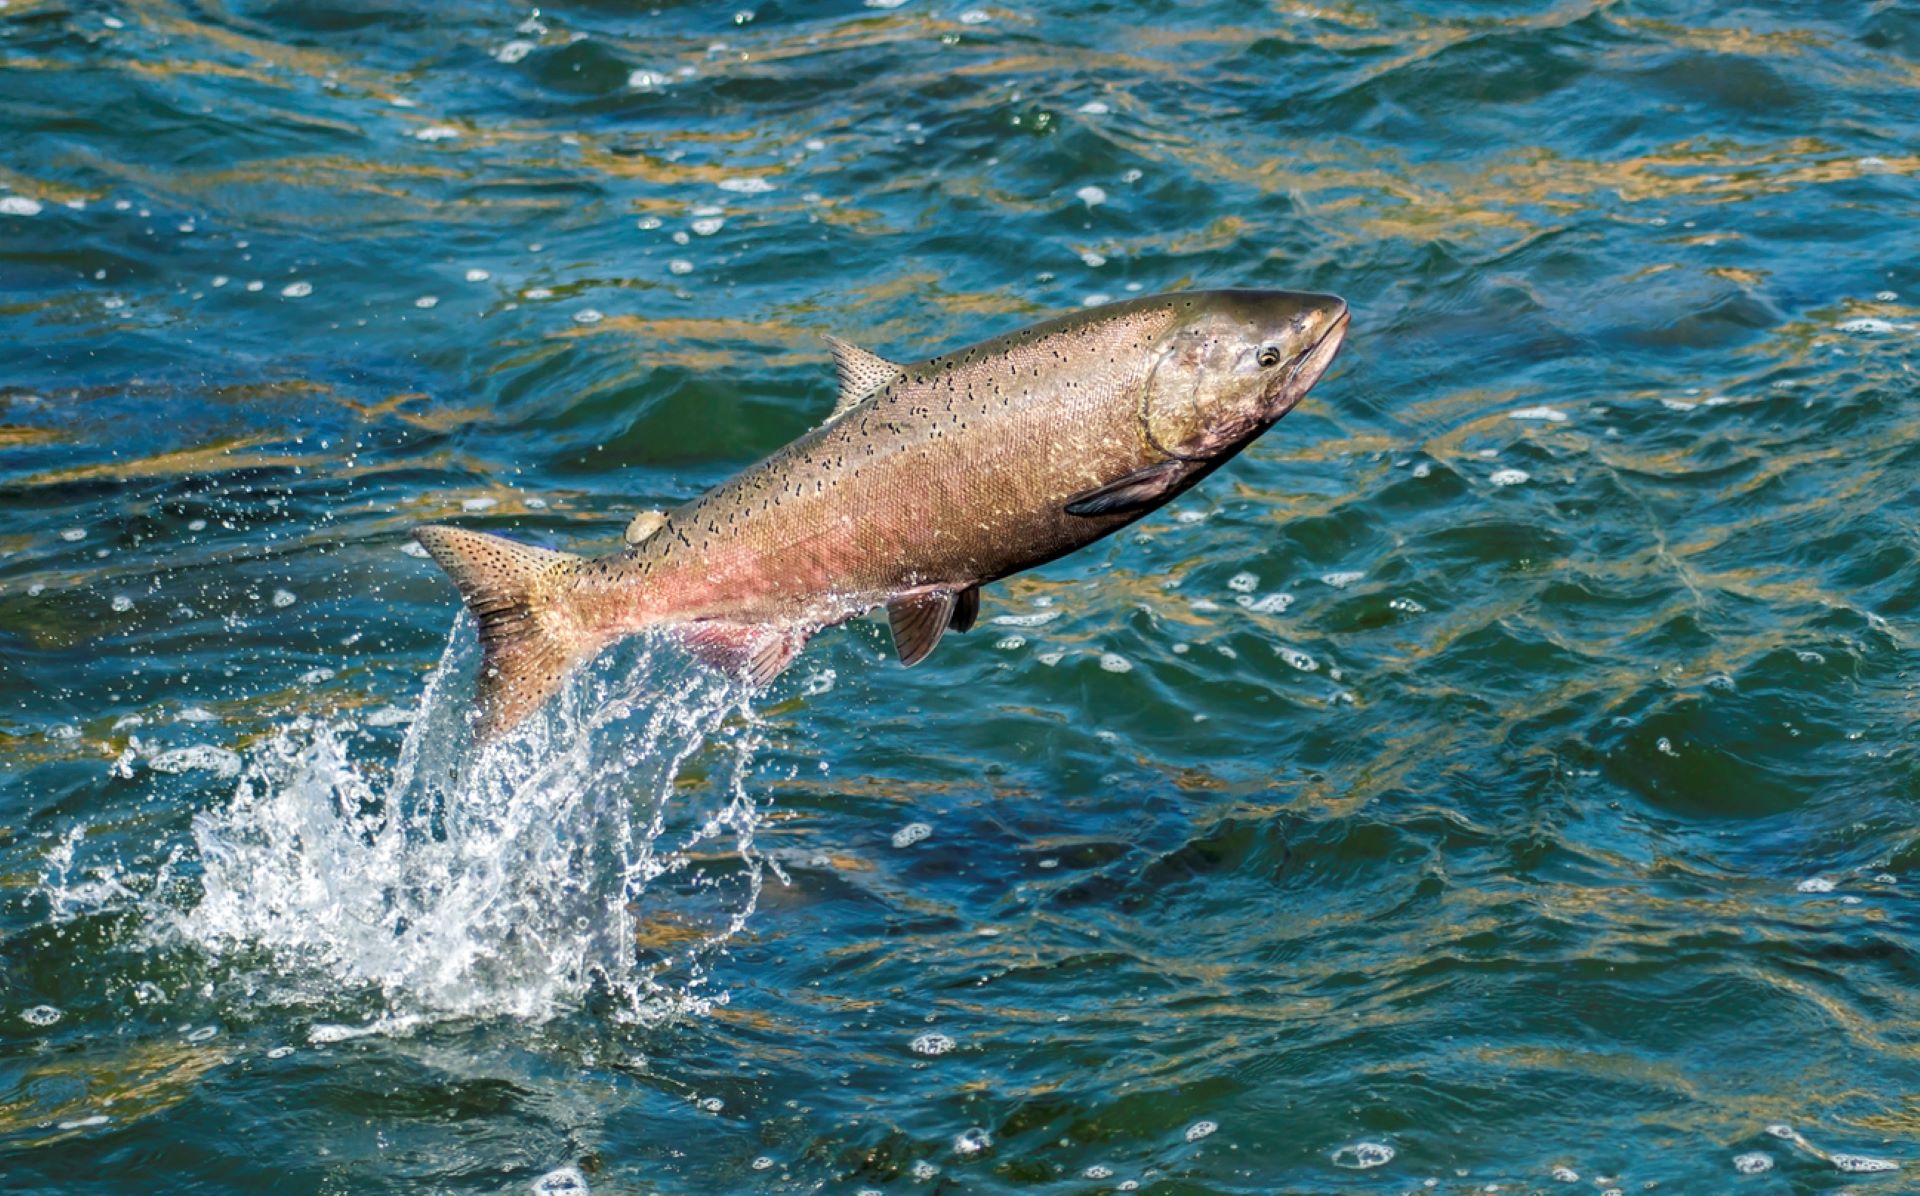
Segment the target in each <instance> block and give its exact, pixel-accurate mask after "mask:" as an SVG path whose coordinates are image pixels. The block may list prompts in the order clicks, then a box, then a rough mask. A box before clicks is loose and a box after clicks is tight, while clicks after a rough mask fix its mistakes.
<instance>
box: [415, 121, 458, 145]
mask: <svg viewBox="0 0 1920 1196" xmlns="http://www.w3.org/2000/svg"><path fill="white" fill-rule="evenodd" d="M413 136H414V138H415V139H416V140H418V141H451V140H453V139H454V138H456V137H458V136H460V130H458V129H456V128H454V127H453V126H452V125H428V126H427V127H426V128H424V129H418V130H416V131H415V132H414V134H413Z"/></svg>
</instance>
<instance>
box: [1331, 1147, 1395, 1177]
mask: <svg viewBox="0 0 1920 1196" xmlns="http://www.w3.org/2000/svg"><path fill="white" fill-rule="evenodd" d="M1391 1162H1393V1147H1391V1146H1388V1145H1387V1144H1386V1143H1384V1142H1355V1143H1353V1144H1352V1145H1349V1146H1342V1147H1340V1148H1339V1149H1338V1150H1336V1151H1334V1152H1333V1165H1334V1166H1336V1167H1345V1168H1346V1169H1347V1170H1349V1171H1367V1170H1370V1169H1372V1168H1374V1167H1384V1166H1386V1165H1387V1164H1388V1163H1391Z"/></svg>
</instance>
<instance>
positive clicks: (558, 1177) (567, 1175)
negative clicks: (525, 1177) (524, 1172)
mask: <svg viewBox="0 0 1920 1196" xmlns="http://www.w3.org/2000/svg"><path fill="white" fill-rule="evenodd" d="M533 1196H590V1189H588V1187H587V1177H586V1176H584V1175H582V1174H580V1172H579V1170H578V1169H577V1168H574V1167H561V1168H558V1169H556V1170H553V1171H549V1172H547V1173H546V1174H545V1175H543V1176H541V1177H540V1178H539V1179H536V1180H534V1181H533Z"/></svg>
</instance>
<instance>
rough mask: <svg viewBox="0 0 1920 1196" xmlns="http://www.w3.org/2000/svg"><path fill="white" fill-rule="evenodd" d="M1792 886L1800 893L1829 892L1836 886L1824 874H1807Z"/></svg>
mask: <svg viewBox="0 0 1920 1196" xmlns="http://www.w3.org/2000/svg"><path fill="white" fill-rule="evenodd" d="M1793 887H1794V889H1795V890H1796V891H1797V892H1801V893H1831V892H1833V890H1834V888H1835V887H1836V886H1835V885H1834V883H1833V881H1831V880H1829V879H1827V878H1826V877H1824V876H1809V877H1807V879H1805V880H1803V881H1801V882H1800V883H1799V884H1797V885H1795V886H1793Z"/></svg>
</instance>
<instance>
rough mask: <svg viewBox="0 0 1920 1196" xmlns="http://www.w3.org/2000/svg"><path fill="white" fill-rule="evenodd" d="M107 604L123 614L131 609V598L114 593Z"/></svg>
mask: <svg viewBox="0 0 1920 1196" xmlns="http://www.w3.org/2000/svg"><path fill="white" fill-rule="evenodd" d="M109 605H111V606H112V607H113V609H114V610H116V611H119V612H120V613H121V614H125V613H126V612H128V611H130V610H132V609H133V599H131V598H129V597H127V596H126V595H125V594H115V595H114V596H113V601H112V602H111V603H110V604H109Z"/></svg>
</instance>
